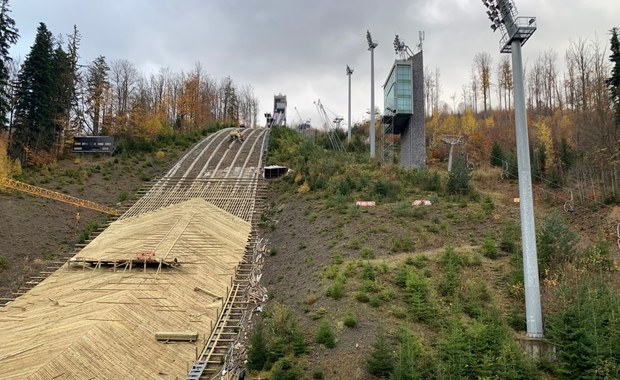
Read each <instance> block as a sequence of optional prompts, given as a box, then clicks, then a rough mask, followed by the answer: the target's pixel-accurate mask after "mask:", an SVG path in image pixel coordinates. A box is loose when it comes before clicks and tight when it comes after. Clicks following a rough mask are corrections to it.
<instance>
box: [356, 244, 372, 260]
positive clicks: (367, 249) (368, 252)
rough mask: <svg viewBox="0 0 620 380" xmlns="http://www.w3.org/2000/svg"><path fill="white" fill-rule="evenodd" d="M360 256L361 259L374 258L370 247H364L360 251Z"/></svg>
mask: <svg viewBox="0 0 620 380" xmlns="http://www.w3.org/2000/svg"><path fill="white" fill-rule="evenodd" d="M360 256H361V257H362V259H366V260H372V259H374V258H375V252H374V251H373V250H372V248H370V247H364V248H362V250H361V251H360Z"/></svg>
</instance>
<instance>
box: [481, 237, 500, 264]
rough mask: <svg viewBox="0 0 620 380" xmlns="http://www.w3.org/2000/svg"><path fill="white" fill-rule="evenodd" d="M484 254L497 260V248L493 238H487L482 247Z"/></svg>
mask: <svg viewBox="0 0 620 380" xmlns="http://www.w3.org/2000/svg"><path fill="white" fill-rule="evenodd" d="M482 254H483V255H484V256H485V257H488V258H489V259H497V246H496V245H495V240H493V237H491V236H487V238H486V239H485V240H484V244H483V245H482Z"/></svg>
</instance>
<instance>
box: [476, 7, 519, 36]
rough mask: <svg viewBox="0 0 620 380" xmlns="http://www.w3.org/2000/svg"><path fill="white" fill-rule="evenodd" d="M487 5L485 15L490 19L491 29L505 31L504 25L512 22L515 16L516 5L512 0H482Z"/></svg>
mask: <svg viewBox="0 0 620 380" xmlns="http://www.w3.org/2000/svg"><path fill="white" fill-rule="evenodd" d="M482 4H484V6H485V7H487V16H489V20H491V29H492V30H493V31H494V32H495V31H496V30H497V29H501V30H502V31H503V32H505V31H506V25H508V26H510V25H512V24H513V22H514V20H515V19H516V17H517V7H516V6H515V4H514V2H513V1H512V0H482Z"/></svg>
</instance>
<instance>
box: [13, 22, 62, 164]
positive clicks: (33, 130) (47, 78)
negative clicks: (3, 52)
mask: <svg viewBox="0 0 620 380" xmlns="http://www.w3.org/2000/svg"><path fill="white" fill-rule="evenodd" d="M53 70H54V50H53V43H52V33H51V32H50V31H49V30H48V29H47V26H46V25H45V24H44V23H40V24H39V27H38V28H37V35H36V37H35V41H34V44H33V45H32V48H31V50H30V53H29V54H28V55H27V56H26V60H25V61H24V64H23V65H22V68H21V71H20V73H19V76H18V84H17V96H18V100H17V104H16V107H15V137H14V139H13V141H12V146H13V151H14V152H16V151H17V152H20V151H23V150H25V149H30V150H33V151H38V150H46V151H50V150H51V149H52V147H53V146H54V142H55V138H56V131H55V129H54V116H55V107H54V99H53V91H54V71H53Z"/></svg>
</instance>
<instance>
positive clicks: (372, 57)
mask: <svg viewBox="0 0 620 380" xmlns="http://www.w3.org/2000/svg"><path fill="white" fill-rule="evenodd" d="M366 40H367V41H368V50H370V158H375V48H376V47H377V46H378V45H379V44H378V43H377V42H375V41H373V40H372V36H371V35H370V31H369V30H366Z"/></svg>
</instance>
